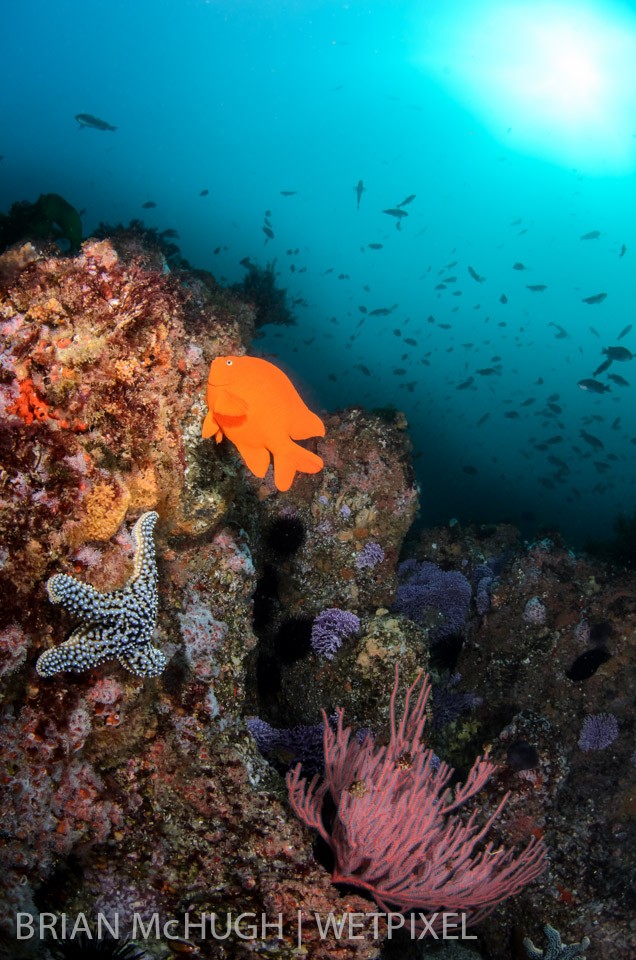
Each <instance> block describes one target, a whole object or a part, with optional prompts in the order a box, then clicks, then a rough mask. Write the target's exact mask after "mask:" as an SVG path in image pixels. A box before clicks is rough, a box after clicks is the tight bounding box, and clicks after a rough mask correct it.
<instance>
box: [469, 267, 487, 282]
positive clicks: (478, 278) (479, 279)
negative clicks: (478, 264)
mask: <svg viewBox="0 0 636 960" xmlns="http://www.w3.org/2000/svg"><path fill="white" fill-rule="evenodd" d="M468 272H469V274H470V275H471V277H472V278H473V280H476V281H477V283H483V282H484V280H485V279H486V278H485V277H482V276H480V275H479V274H478V273H477V271H476V270H475V269H474V268H473V267H469V268H468Z"/></svg>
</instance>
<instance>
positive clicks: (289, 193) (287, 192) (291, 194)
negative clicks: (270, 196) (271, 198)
mask: <svg viewBox="0 0 636 960" xmlns="http://www.w3.org/2000/svg"><path fill="white" fill-rule="evenodd" d="M297 193H298V190H281V191H280V195H281V197H295V196H296V194H297Z"/></svg>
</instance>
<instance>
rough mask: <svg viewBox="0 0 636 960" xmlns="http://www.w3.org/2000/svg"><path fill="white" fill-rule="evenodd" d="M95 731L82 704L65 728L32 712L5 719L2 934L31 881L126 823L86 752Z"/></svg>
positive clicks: (0, 778)
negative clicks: (82, 845) (106, 794)
mask: <svg viewBox="0 0 636 960" xmlns="http://www.w3.org/2000/svg"><path fill="white" fill-rule="evenodd" d="M90 727H91V721H90V714H89V713H88V711H87V709H86V707H85V706H83V705H82V704H78V705H77V707H76V708H75V709H74V710H72V711H71V712H70V714H69V715H68V717H66V718H65V719H62V720H61V722H58V721H54V720H52V719H49V720H43V719H42V717H41V716H40V714H39V713H38V712H37V711H36V710H34V709H32V708H31V707H28V706H25V707H23V708H22V710H21V711H20V712H19V713H18V714H16V713H15V711H14V710H13V709H12V708H6V709H5V710H4V712H3V713H2V715H0V728H1V731H2V740H3V744H4V749H3V764H4V770H3V772H2V774H0V783H1V784H2V788H3V789H2V792H3V797H4V799H3V832H4V838H5V839H4V842H3V843H2V844H0V876H1V878H2V879H1V881H0V886H1V887H2V891H3V893H2V897H1V898H0V899H1V900H2V902H3V903H4V904H5V906H4V908H3V909H2V910H0V928H2V927H4V928H5V929H6V927H7V926H9V928H10V927H11V923H12V920H13V916H12V914H13V909H14V908H15V904H18V903H20V902H22V901H23V894H24V888H25V884H26V889H27V890H28V889H29V884H28V883H26V876H30V878H31V880H32V881H33V880H37V879H38V878H39V879H43V878H44V877H46V875H47V873H48V871H49V869H50V867H51V865H52V863H53V862H54V861H55V860H56V859H57V857H59V856H60V855H64V854H68V853H69V852H70V851H71V850H72V849H73V847H74V846H75V845H76V844H77V843H79V842H91V843H94V842H103V841H104V840H106V839H107V837H108V836H109V835H110V833H111V830H112V829H113V827H116V826H118V825H119V824H120V822H121V811H120V809H119V807H118V806H117V805H116V804H115V803H113V802H112V801H110V800H106V799H104V785H103V783H102V780H101V778H100V777H99V776H98V774H97V773H96V771H95V769H94V768H93V766H92V765H91V764H90V763H89V762H88V761H87V760H86V759H83V757H82V756H81V753H80V751H81V750H82V748H83V746H84V743H85V741H86V738H87V736H88V734H89V732H90ZM21 888H22V889H21Z"/></svg>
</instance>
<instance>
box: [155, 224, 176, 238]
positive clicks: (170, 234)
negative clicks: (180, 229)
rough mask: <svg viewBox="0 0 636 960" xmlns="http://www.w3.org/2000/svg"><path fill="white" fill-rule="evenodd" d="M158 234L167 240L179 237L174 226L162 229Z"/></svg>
mask: <svg viewBox="0 0 636 960" xmlns="http://www.w3.org/2000/svg"><path fill="white" fill-rule="evenodd" d="M159 236H160V237H164V239H167V240H178V239H179V234H178V233H177V231H176V230H175V229H174V227H168V229H167V230H162V231H161V233H160V234H159Z"/></svg>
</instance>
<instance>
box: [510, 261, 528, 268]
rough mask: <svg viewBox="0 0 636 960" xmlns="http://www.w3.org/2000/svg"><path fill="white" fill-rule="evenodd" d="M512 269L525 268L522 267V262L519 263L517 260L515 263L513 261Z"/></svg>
mask: <svg viewBox="0 0 636 960" xmlns="http://www.w3.org/2000/svg"><path fill="white" fill-rule="evenodd" d="M512 269H513V270H525V269H526V268H525V267H524V265H523V264H522V263H519V261H518V260H517V262H516V263H513V265H512Z"/></svg>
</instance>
